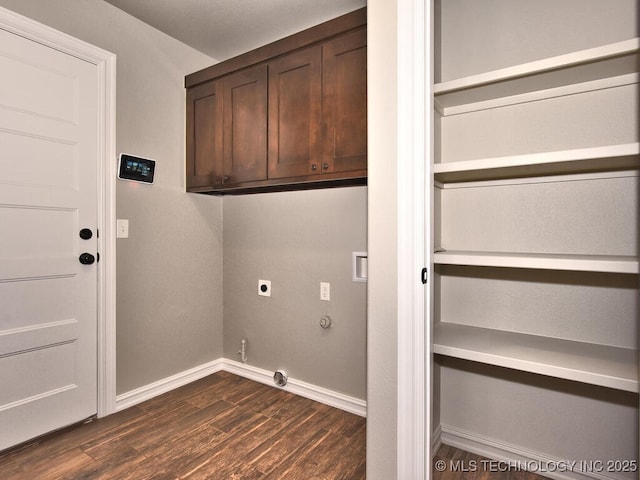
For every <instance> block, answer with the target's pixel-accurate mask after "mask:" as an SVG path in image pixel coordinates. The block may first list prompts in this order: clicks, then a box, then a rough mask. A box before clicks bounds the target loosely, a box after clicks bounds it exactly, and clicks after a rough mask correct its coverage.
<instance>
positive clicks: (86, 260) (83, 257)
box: [78, 252, 96, 265]
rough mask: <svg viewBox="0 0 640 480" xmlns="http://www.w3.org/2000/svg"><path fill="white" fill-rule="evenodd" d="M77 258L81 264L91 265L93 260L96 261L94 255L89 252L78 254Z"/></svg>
mask: <svg viewBox="0 0 640 480" xmlns="http://www.w3.org/2000/svg"><path fill="white" fill-rule="evenodd" d="M78 260H80V263H81V264H83V265H91V264H92V263H93V262H95V261H96V257H94V256H93V255H91V254H90V253H87V252H85V253H81V254H80V257H79V258H78Z"/></svg>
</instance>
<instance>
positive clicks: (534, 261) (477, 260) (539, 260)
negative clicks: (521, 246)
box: [433, 250, 640, 274]
mask: <svg viewBox="0 0 640 480" xmlns="http://www.w3.org/2000/svg"><path fill="white" fill-rule="evenodd" d="M433 261H434V263H435V264H438V265H469V266H478V267H505V268H530V269H541V270H568V271H575V272H605V273H627V274H637V273H639V272H640V268H639V262H638V257H633V256H614V255H564V254H550V253H543V254H540V253H503V252H475V251H460V250H457V251H454V250H451V251H447V250H444V251H439V252H435V253H434V254H433Z"/></svg>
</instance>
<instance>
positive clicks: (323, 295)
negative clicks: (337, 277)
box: [320, 282, 331, 302]
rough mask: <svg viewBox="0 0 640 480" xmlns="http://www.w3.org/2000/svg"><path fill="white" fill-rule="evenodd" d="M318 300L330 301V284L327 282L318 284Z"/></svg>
mask: <svg viewBox="0 0 640 480" xmlns="http://www.w3.org/2000/svg"><path fill="white" fill-rule="evenodd" d="M320 300H325V301H327V302H328V301H330V300H331V284H330V283H328V282H320Z"/></svg>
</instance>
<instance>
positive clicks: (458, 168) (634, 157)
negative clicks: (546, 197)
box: [433, 143, 640, 183]
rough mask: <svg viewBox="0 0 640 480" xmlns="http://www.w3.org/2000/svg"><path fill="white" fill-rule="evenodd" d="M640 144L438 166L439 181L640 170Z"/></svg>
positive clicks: (435, 172)
mask: <svg viewBox="0 0 640 480" xmlns="http://www.w3.org/2000/svg"><path fill="white" fill-rule="evenodd" d="M638 155H640V143H627V144H622V145H605V146H601V147H591V148H578V149H573V150H562V151H555V152H543V153H533V154H528V155H514V156H509V157H495V158H482V159H478V160H465V161H460V162H446V163H435V164H434V165H433V173H434V175H435V178H436V180H437V181H439V182H443V183H448V182H468V181H480V180H494V179H503V178H519V177H531V176H540V175H559V174H567V173H590V172H603V171H614V170H630V169H638V168H639V167H640V157H639V156H638Z"/></svg>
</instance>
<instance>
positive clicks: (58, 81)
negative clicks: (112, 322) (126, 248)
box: [0, 30, 99, 450]
mask: <svg viewBox="0 0 640 480" xmlns="http://www.w3.org/2000/svg"><path fill="white" fill-rule="evenodd" d="M0 70H1V71H2V72H3V75H0V225H2V235H0V385H2V388H1V389H0V431H1V432H2V435H0V450H1V449H4V448H7V447H10V446H12V445H15V444H17V443H20V442H23V441H25V440H28V439H30V438H32V437H35V436H38V435H40V434H43V433H46V432H48V431H51V430H54V429H57V428H61V427H64V426H66V425H69V424H72V423H75V422H77V421H80V420H83V419H84V418H86V417H89V416H91V415H93V414H95V413H96V410H97V346H96V340H97V331H96V330H97V328H96V325H97V316H96V315H97V313H96V312H97V264H95V263H94V264H93V265H81V264H80V263H79V261H78V257H79V255H80V254H81V253H83V252H89V253H91V254H93V255H95V254H96V253H97V252H96V249H97V235H96V233H97V232H96V225H97V161H98V141H97V129H98V126H99V125H98V118H97V112H98V84H99V83H98V82H99V78H98V71H97V67H96V66H95V65H92V64H89V63H87V62H85V61H83V60H80V59H78V58H76V57H73V56H71V55H67V54H65V53H62V52H60V51H58V50H55V49H52V48H49V47H46V46H44V45H41V44H39V43H36V42H33V41H30V40H27V39H25V38H23V37H20V36H17V35H14V34H12V33H9V32H6V31H4V30H0ZM85 227H86V228H90V229H91V230H92V231H93V233H94V235H93V237H92V238H91V239H89V240H82V239H81V238H80V237H79V235H78V232H79V231H80V229H82V228H85Z"/></svg>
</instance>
